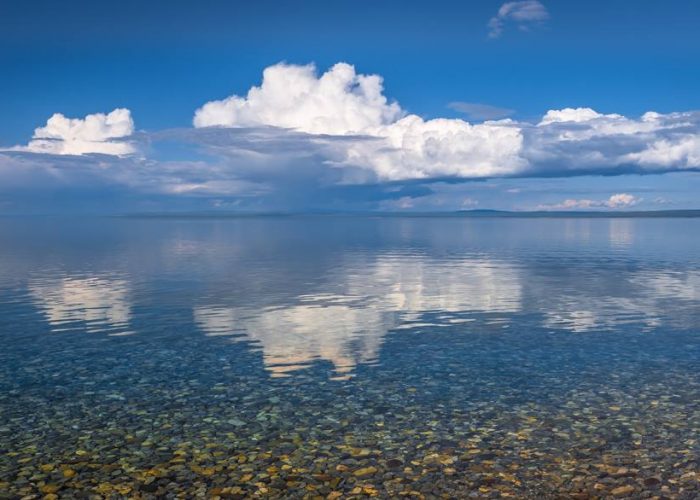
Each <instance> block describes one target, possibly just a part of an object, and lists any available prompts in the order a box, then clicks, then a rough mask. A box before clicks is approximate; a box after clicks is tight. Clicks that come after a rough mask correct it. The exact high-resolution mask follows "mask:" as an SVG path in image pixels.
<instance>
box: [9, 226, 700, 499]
mask: <svg viewBox="0 0 700 500" xmlns="http://www.w3.org/2000/svg"><path fill="white" fill-rule="evenodd" d="M0 340H1V342H2V344H1V346H0V498H5V497H8V498H14V497H22V496H25V495H38V496H47V498H57V497H60V498H64V497H72V496H76V497H78V496H80V497H86V494H89V495H101V496H102V497H105V498H118V497H135V496H136V497H138V496H141V497H161V496H167V495H170V496H173V495H175V494H178V493H179V494H181V496H183V497H191V496H195V495H200V496H203V495H206V496H220V497H222V498H244V497H250V496H266V495H268V496H273V497H279V496H284V497H292V498H302V497H305V496H306V497H310V498H313V497H322V498H327V497H328V498H339V497H340V496H341V495H342V496H356V497H360V496H366V495H369V496H381V497H386V496H399V495H405V496H408V497H415V498H419V497H426V498H430V497H434V496H440V495H442V496H445V497H469V496H472V497H489V498H495V497H516V498H543V497H544V498H547V497H558V496H560V495H564V496H566V497H567V498H568V497H569V496H571V497H572V498H582V499H583V498H593V497H601V496H616V497H620V498H629V497H645V496H647V497H652V496H665V497H670V498H698V497H699V496H700V487H699V485H700V219H505V218H488V219H477V218H432V217H424V218H400V217H392V218H389V217H376V218H372V217H331V216H328V217H324V216H317V217H249V218H230V219H206V218H202V219H137V218H134V219H119V218H75V219H72V218H5V219H0Z"/></svg>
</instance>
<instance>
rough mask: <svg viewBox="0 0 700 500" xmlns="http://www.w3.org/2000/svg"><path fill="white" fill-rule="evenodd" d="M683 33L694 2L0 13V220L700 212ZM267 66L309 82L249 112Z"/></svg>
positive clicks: (135, 7)
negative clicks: (331, 84)
mask: <svg viewBox="0 0 700 500" xmlns="http://www.w3.org/2000/svg"><path fill="white" fill-rule="evenodd" d="M499 13H500V14H499ZM698 25H700V4H699V3H698V2H691V1H667V2H660V1H636V2H630V1H614V0H613V1H610V0H608V1H587V2H573V1H571V2H569V1H547V0H541V1H537V0H523V1H516V2H501V1H474V2H457V1H454V2H453V1H432V2H415V1H406V0H404V1H382V2H376V1H374V2H369V1H368V2H363V1H353V2H346V1H337V2H327V1H326V2H316V1H306V2H291V1H278V2H249V3H247V2H223V1H222V2H218V1H211V2H193V1H191V2H190V1H188V2H185V1H169V2H158V1H154V2H147V3H146V2H133V1H125V2H119V4H109V3H106V2H82V1H72V2H71V1H69V2H62V3H61V4H60V5H59V4H56V3H55V2H48V1H27V2H13V3H12V4H10V3H9V2H4V3H3V5H2V6H1V7H0V67H1V68H2V70H1V72H0V74H1V75H2V78H0V149H3V151H0V211H6V212H23V211H28V212H33V211H43V212H54V211H55V212H60V211H97V212H104V211H114V210H116V211H130V210H139V211H141V210H159V211H160V210H195V209H203V210H271V209H274V210H285V209H288V210H302V209H349V210H354V209H357V210H366V209H382V210H442V209H460V208H503V209H521V210H523V209H525V210H526V209H535V208H544V209H557V208H576V209H601V208H609V209H632V208H636V209H639V208H645V209H647V208H648V209H658V208H698V204H697V202H696V199H697V194H698V193H699V192H700V189H699V188H700V180H699V179H698V177H699V175H698V173H697V170H698V168H699V167H700V138H699V135H698V134H699V132H698V131H699V130H700V126H699V124H700V118H698V115H697V113H694V111H695V110H699V109H700V93H698V91H697V89H698V88H700V65H699V64H697V61H700V38H699V37H698V36H697V26H698ZM341 62H342V63H347V64H348V65H351V67H352V68H353V69H352V73H351V74H350V73H347V72H345V70H344V69H343V68H345V66H342V67H338V66H336V64H337V63H341ZM280 63H284V65H280ZM309 64H314V65H315V67H314V68H313V69H310V70H303V69H301V68H309V66H308V65H309ZM266 68H277V69H278V70H279V71H277V72H275V71H272V72H271V73H273V74H276V75H277V78H278V81H280V82H287V83H285V84H284V85H286V84H288V83H289V81H290V80H289V78H292V80H294V78H297V77H298V76H299V75H300V74H301V75H302V76H301V78H303V79H304V80H303V81H301V83H299V81H298V80H297V83H299V84H300V85H301V87H299V89H296V90H294V89H293V88H290V89H287V90H285V89H283V90H274V89H273V83H274V79H273V78H270V79H269V80H268V83H269V85H268V87H269V89H268V91H266V92H263V94H265V95H264V96H263V97H262V98H261V99H259V100H255V99H252V100H251V98H250V97H249V96H247V94H248V92H249V90H250V89H251V88H252V87H255V86H260V85H261V84H262V82H263V71H265V69H266ZM334 68H335V69H334ZM341 70H342V71H341ZM299 72H301V73H299ZM294 75H297V76H294ZM324 75H329V76H328V78H327V79H331V77H334V78H335V77H338V78H340V79H341V80H342V82H341V83H340V84H339V85H340V87H338V88H335V90H333V89H331V90H328V89H325V90H324V88H325V87H324V88H322V87H323V85H321V84H319V83H318V82H320V81H322V80H323V78H324ZM362 75H379V76H380V77H381V79H382V80H381V82H380V84H379V86H378V87H376V88H375V87H374V86H373V85H374V83H372V84H371V85H370V86H369V87H371V88H369V87H368V89H367V90H366V92H365V90H362V91H361V92H365V93H364V94H362V95H360V96H359V98H356V97H357V88H356V87H357V86H358V85H359V83H358V82H359V81H361V80H363V78H364V77H363V76H362ZM284 85H283V86H284ZM263 87H264V85H263ZM270 89H272V90H270ZM309 89H311V90H309ZM338 89H340V90H341V91H343V92H345V93H343V92H340V93H339V90H338ZM377 89H379V90H378V91H377ZM275 92H276V93H275ZM295 92H296V93H295ZM300 92H301V93H304V92H306V93H309V92H311V95H310V97H308V96H307V98H300V97H299V95H300V94H299V93H300ZM377 92H378V93H379V95H380V98H376V95H375V94H376V93H377ZM233 95H236V96H240V98H241V99H242V100H241V102H239V103H238V104H236V105H235V106H233V108H231V107H230V106H229V107H226V105H224V104H223V101H222V100H224V99H226V98H227V97H229V96H233ZM348 96H350V98H349V99H348ZM353 96H354V97H353ZM373 96H374V97H373ZM377 99H379V100H377ZM382 99H383V101H382ZM217 102H218V106H219V107H218V108H216V106H217ZM319 102H321V103H322V104H319ZM206 103H214V104H212V106H210V109H211V110H214V111H213V114H211V113H210V114H209V115H207V117H206V118H204V119H202V120H200V123H199V125H197V123H196V120H195V125H197V127H196V128H195V127H193V120H194V117H195V112H196V110H198V109H200V108H202V106H204V105H205V104H206ZM394 105H395V107H393V108H392V106H394ZM290 106H291V108H290ZM295 106H296V107H295ZM319 106H320V107H319ZM115 109H116V110H119V109H123V110H127V112H128V116H126V114H124V113H117V114H115V115H109V114H110V113H111V112H112V111H113V110H115ZM567 109H570V112H568V113H558V114H557V113H554V114H550V115H549V118H547V119H545V117H546V116H548V115H547V113H548V112H549V111H555V112H557V111H561V110H567ZM588 109H590V110H591V112H590V113H589V112H588V111H586V110H588ZM593 110H594V113H595V114H591V113H592V112H593ZM648 112H654V113H656V114H655V115H653V116H652V115H649V114H648ZM55 113H61V114H62V115H63V116H64V117H66V118H72V119H81V120H82V119H85V117H86V116H88V115H94V114H97V113H102V114H103V115H104V117H109V116H112V118H104V117H102V118H101V117H100V116H101V115H98V116H97V117H96V118H92V119H89V120H88V122H89V123H92V124H93V125H94V127H96V128H94V129H92V128H90V126H83V125H80V124H79V123H76V122H65V123H63V122H62V124H61V123H58V122H55V121H54V122H52V123H51V124H49V125H48V126H47V120H48V119H49V118H50V117H52V115H54V114H55ZM222 113H223V114H222ZM226 113H228V114H226ZM645 113H647V114H646V115H645ZM339 116H341V117H344V119H343V120H340V122H339V121H337V120H335V121H333V120H331V118H333V117H339ZM368 116H370V118H367V117H368ZM360 117H362V119H360ZM407 117H408V121H407ZM644 117H646V118H644ZM105 120H106V121H105ZM110 120H111V121H110ZM358 120H359V121H358ZM441 120H442V121H441ZM485 120H486V123H484V121H485ZM488 120H495V121H490V122H489V121H488ZM503 120H508V122H507V123H506V122H503ZM107 122H110V125H109V126H106V125H105V123H107ZM70 123H72V125H71V124H70ZM39 127H43V128H44V132H40V133H38V134H37V132H35V129H37V128H39ZM66 127H67V128H66ZM76 127H77V128H76ZM110 127H112V128H110ZM95 133H97V135H95ZM42 134H43V135H42ZM81 134H83V135H81ZM85 134H87V135H85ZM32 140H33V142H32ZM387 151H389V152H387ZM616 195H625V196H621V197H620V196H618V197H617V198H613V197H615V196H616Z"/></svg>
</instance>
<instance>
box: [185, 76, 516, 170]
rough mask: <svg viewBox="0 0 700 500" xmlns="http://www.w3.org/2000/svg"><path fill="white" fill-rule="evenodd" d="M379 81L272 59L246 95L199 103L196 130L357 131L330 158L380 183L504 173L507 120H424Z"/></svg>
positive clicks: (512, 148)
mask: <svg viewBox="0 0 700 500" xmlns="http://www.w3.org/2000/svg"><path fill="white" fill-rule="evenodd" d="M382 92H383V88H382V78H381V77H379V76H377V75H362V74H357V73H356V72H355V68H354V67H353V66H351V65H349V64H345V63H338V64H336V65H335V66H333V67H332V68H331V69H329V70H328V71H327V72H325V73H324V74H322V75H320V76H319V75H318V74H317V71H316V68H315V67H314V66H313V65H307V66H292V65H289V64H278V65H275V66H271V67H269V68H267V69H266V70H265V71H264V73H263V82H262V84H261V85H260V86H259V87H253V88H251V89H250V91H249V92H248V94H247V97H239V96H236V95H233V96H230V97H228V98H226V99H224V100H221V101H212V102H209V103H206V104H205V105H204V106H202V107H201V108H199V109H198V110H197V111H196V113H195V116H194V125H195V127H209V126H226V127H254V126H270V127H283V128H288V129H293V130H295V131H299V132H305V133H308V134H331V135H340V136H348V135H360V136H367V137H369V138H374V139H376V140H364V141H354V142H352V143H351V144H350V145H349V146H347V145H344V146H343V148H344V152H343V153H342V154H340V155H339V157H338V156H336V157H335V158H334V159H333V160H332V161H330V160H329V161H330V162H331V163H332V164H333V165H336V166H351V167H360V168H366V169H369V170H371V171H373V172H374V174H376V176H377V178H378V179H380V180H404V179H417V178H427V177H436V176H459V177H484V176H489V175H499V174H505V173H511V172H514V171H517V170H519V168H520V167H522V166H524V164H525V162H524V161H523V160H522V158H520V157H519V156H518V153H519V152H520V149H521V147H522V140H523V138H522V134H521V132H520V130H519V129H518V127H517V126H514V124H513V122H511V121H508V120H504V121H500V122H486V123H483V124H475V125H472V124H470V123H468V122H466V121H464V120H455V119H434V120H424V119H423V118H421V117H419V116H417V115H411V114H408V113H406V112H405V111H404V110H402V109H401V107H400V106H399V105H398V104H397V103H389V101H388V99H387V98H386V97H385V96H384V95H383V93H382Z"/></svg>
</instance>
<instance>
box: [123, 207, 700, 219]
mask: <svg viewBox="0 0 700 500" xmlns="http://www.w3.org/2000/svg"><path fill="white" fill-rule="evenodd" d="M115 217H124V218H139V219H140V218H154V219H158V218H164V219H175V218H186V219H199V218H201V219H217V218H218V219H229V218H248V217H250V218H254V217H387V218H393V217H396V218H400V217H426V218H429V217H436V218H437V217H454V218H459V217H463V218H515V219H518V218H520V219H527V218H538V219H567V218H568V219H571V218H576V219H629V218H635V219H637V218H700V209H698V210H647V211H626V212H618V211H590V212H587V211H524V212H516V211H508V210H459V211H454V212H257V213H254V212H227V213H216V212H163V213H134V214H123V215H117V216H115Z"/></svg>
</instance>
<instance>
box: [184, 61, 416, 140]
mask: <svg viewBox="0 0 700 500" xmlns="http://www.w3.org/2000/svg"><path fill="white" fill-rule="evenodd" d="M382 92H383V87H382V78H381V77H380V76H378V75H358V74H357V73H356V72H355V68H354V67H353V66H351V65H349V64H346V63H338V64H336V65H335V66H333V67H332V68H331V69H329V70H328V71H326V72H325V73H324V74H323V75H321V76H320V77H318V76H317V74H316V68H315V67H314V66H313V65H306V66H296V65H290V64H276V65H274V66H270V67H268V68H266V69H265V70H264V71H263V80H262V84H261V85H260V86H259V87H253V88H251V89H250V90H249V91H248V94H247V96H246V97H239V96H236V95H232V96H230V97H227V98H226V99H223V100H220V101H211V102H208V103H206V104H205V105H204V106H202V107H201V108H199V109H198V110H197V111H196V113H195V116H194V126H195V127H209V126H215V125H219V126H228V127H254V126H260V125H269V126H275V127H284V128H293V129H296V130H299V131H302V132H308V133H312V134H349V133H362V132H363V131H364V130H366V129H367V128H369V127H376V126H380V125H384V124H388V123H391V122H393V121H395V120H396V119H398V118H400V117H401V115H402V114H403V113H402V111H401V108H400V107H399V105H398V104H396V103H390V102H388V101H387V99H386V97H384V95H383V93H382Z"/></svg>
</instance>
